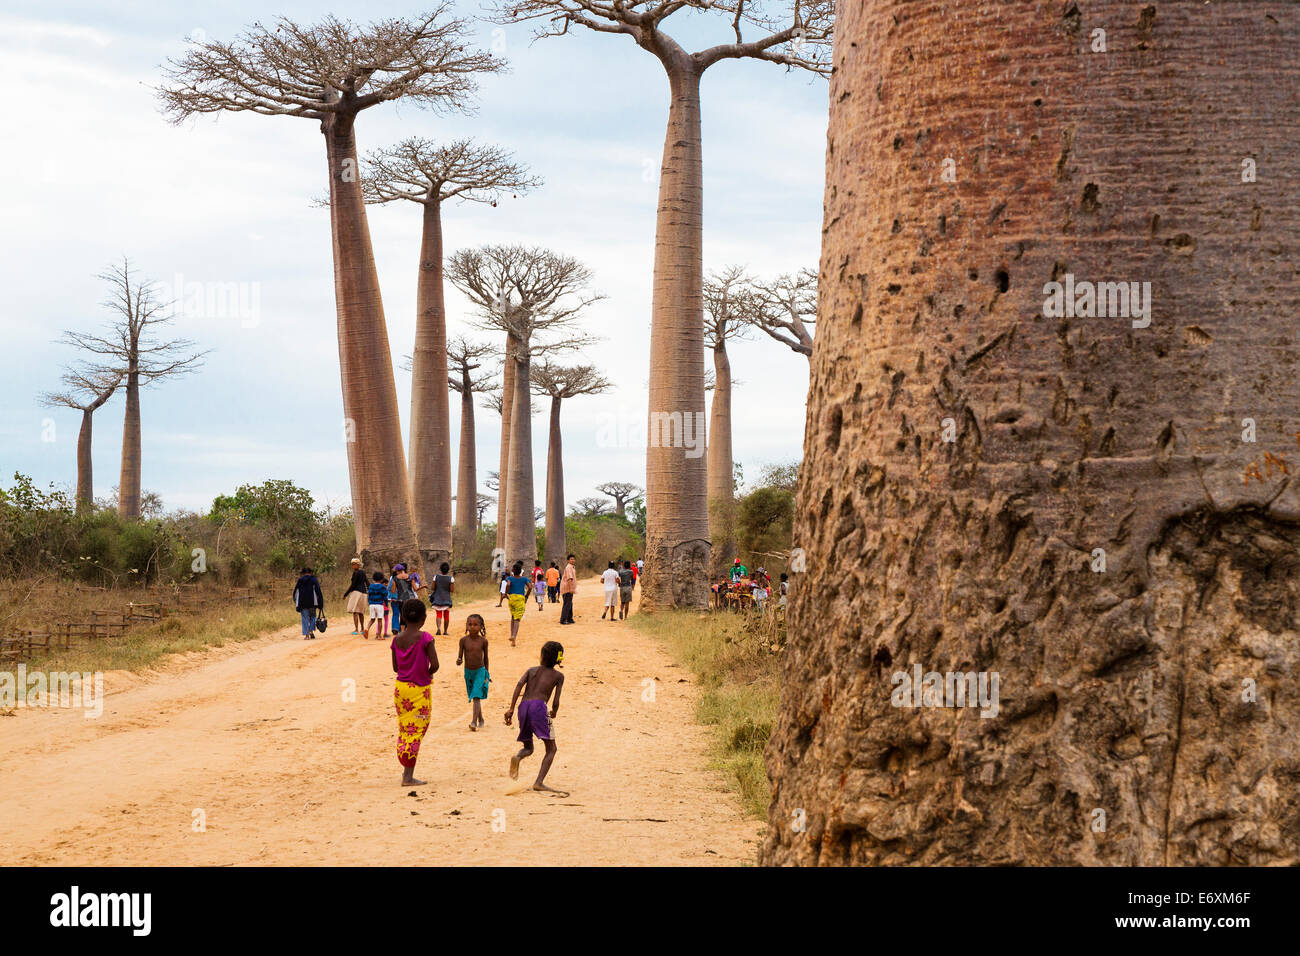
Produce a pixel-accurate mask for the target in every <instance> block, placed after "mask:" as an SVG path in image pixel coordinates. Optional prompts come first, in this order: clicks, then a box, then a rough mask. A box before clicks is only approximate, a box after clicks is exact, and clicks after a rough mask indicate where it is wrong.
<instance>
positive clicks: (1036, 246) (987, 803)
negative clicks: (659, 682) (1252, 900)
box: [761, 0, 1300, 866]
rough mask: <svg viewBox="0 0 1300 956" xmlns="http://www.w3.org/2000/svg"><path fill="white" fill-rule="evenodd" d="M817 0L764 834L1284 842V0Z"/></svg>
mask: <svg viewBox="0 0 1300 956" xmlns="http://www.w3.org/2000/svg"><path fill="white" fill-rule="evenodd" d="M839 11H840V13H839V16H840V21H839V24H838V25H837V27H836V30H837V37H836V49H835V57H834V59H835V75H834V78H833V79H832V81H831V96H830V104H831V116H830V131H829V139H828V153H827V177H828V178H827V188H826V205H825V233H824V240H825V245H824V247H823V251H822V260H821V270H820V276H821V289H820V314H819V320H818V328H817V345H816V348H815V349H814V350H813V360H812V367H811V389H810V393H809V405H808V414H807V429H806V436H805V439H804V455H803V459H802V462H801V467H800V476H799V490H798V507H797V509H796V519H795V526H794V545H795V546H796V547H798V548H799V549H801V552H798V553H796V560H793V561H792V563H793V565H794V570H795V571H796V572H797V571H798V570H799V568H800V567H806V571H805V573H803V574H799V573H795V574H794V575H792V577H793V578H794V587H793V588H792V592H793V593H792V596H791V601H790V607H789V622H790V623H789V632H790V634H791V636H792V637H791V652H790V654H789V655H788V656H787V657H786V658H785V674H784V679H783V680H782V697H783V700H782V706H781V711H780V715H779V719H778V723H777V726H776V727H775V729H774V732H773V736H772V740H771V743H770V744H769V747H768V751H767V753H768V760H769V768H768V769H769V774H770V778H771V780H772V781H773V783H774V788H775V792H774V801H773V804H772V809H771V816H770V819H771V822H772V824H773V825H772V826H771V827H769V829H768V831H767V837H766V841H765V844H764V847H763V850H762V854H761V859H762V861H763V862H764V863H767V864H786V863H823V864H842V863H857V864H873V865H874V864H905V863H911V864H927V865H930V864H985V865H988V864H1022V865H1079V864H1104V865H1110V866H1151V865H1158V866H1193V865H1195V866H1206V865H1219V866H1222V865H1227V864H1249V865H1292V866H1293V865H1296V863H1297V862H1300V844H1298V843H1297V841H1296V839H1295V827H1296V823H1297V819H1298V817H1297V810H1296V805H1295V799H1294V768H1295V766H1296V757H1297V749H1296V738H1295V733H1294V728H1295V727H1296V725H1297V723H1300V686H1297V684H1296V682H1295V680H1294V679H1293V678H1292V676H1291V675H1294V674H1295V673H1297V669H1298V668H1300V644H1298V643H1297V641H1296V639H1295V621H1296V619H1297V613H1298V612H1300V592H1298V591H1297V590H1296V589H1295V587H1294V582H1295V580H1296V575H1297V572H1300V559H1298V558H1297V548H1300V524H1298V523H1297V522H1298V520H1300V486H1297V484H1296V481H1295V473H1294V472H1293V471H1291V469H1292V468H1294V466H1295V463H1296V462H1295V449H1296V444H1295V442H1296V438H1295V432H1296V431H1297V420H1296V409H1297V407H1300V376H1297V375H1296V370H1295V365H1294V358H1293V355H1294V350H1293V348H1292V347H1291V346H1290V345H1289V344H1287V343H1291V342H1293V341H1294V339H1295V336H1296V328H1295V317H1294V314H1293V312H1292V310H1291V309H1289V308H1287V307H1286V306H1285V304H1286V303H1294V302H1295V301H1296V300H1297V298H1300V273H1297V271H1296V270H1295V269H1294V267H1293V265H1292V262H1291V260H1290V257H1289V256H1287V255H1285V254H1283V253H1282V250H1285V249H1287V248H1289V247H1290V245H1291V243H1293V242H1294V237H1295V235H1296V234H1297V230H1298V229H1300V208H1297V206H1296V204H1295V202H1294V197H1293V195H1291V193H1292V189H1293V184H1294V183H1295V182H1296V181H1297V178H1300V153H1297V151H1296V150H1295V125H1294V118H1293V104H1294V103H1295V102H1296V101H1297V99H1298V98H1300V74H1298V73H1297V72H1296V71H1295V70H1293V69H1290V68H1289V67H1288V66H1286V64H1289V63H1291V62H1293V58H1291V51H1294V50H1295V49H1296V47H1297V45H1300V19H1297V17H1296V16H1295V8H1294V7H1293V5H1291V4H1288V3H1281V2H1264V3H1251V4H1213V5H1209V6H1202V5H1199V4H1198V5H1194V6H1192V5H1188V6H1186V7H1185V6H1184V5H1183V4H1159V5H1158V6H1157V5H1150V6H1146V7H1143V8H1141V9H1139V8H1137V7H1134V6H1133V5H1131V4H1128V3H1122V2H1118V0H1096V2H1092V3H1087V4H1077V5H1076V4H1067V5H1066V10H1065V15H1064V16H1062V15H1061V7H1059V6H1052V7H1046V6H1043V5H1040V4H999V5H996V6H993V5H981V4H953V3H948V2H939V0H919V2H903V0H859V2H854V3H846V4H841V5H840V6H839ZM1103 30H1104V31H1105V41H1104V42H1105V44H1106V45H1107V47H1108V48H1109V50H1110V51H1111V52H1110V53H1108V54H1103V53H1100V52H1094V50H1095V49H1096V44H1097V42H1098V38H1099V34H1100V31H1103ZM1211 48H1212V49H1213V50H1214V55H1213V57H1212V58H1208V59H1207V58H1204V57H1189V56H1188V55H1187V54H1186V51H1189V50H1196V49H1199V50H1206V49H1211ZM1103 57H1104V59H1105V66H1104V68H1100V69H1099V68H1098V65H1097V64H1098V62H1099V58H1103ZM954 64H961V67H960V69H954V67H953V65H954ZM1134 90H1141V91H1142V102H1141V109H1134V108H1133V103H1132V100H1131V97H1130V93H1131V91H1134ZM920 91H924V93H921V92H920ZM1247 91H1249V93H1247ZM918 96H919V99H918ZM989 104H997V108H996V110H990V108H989ZM1207 124H1213V125H1215V126H1220V127H1221V128H1223V129H1231V130H1232V131H1233V135H1232V137H1231V138H1230V140H1216V139H1215V138H1213V137H1210V138H1207V137H1206V135H1205V133H1206V127H1207ZM973 135H974V136H977V137H979V138H978V139H975V140H972V136H973ZM1157 143H1158V144H1159V148H1158V149H1152V144H1157ZM976 160H978V162H977V163H976ZM1256 164H1258V166H1256ZM1257 169H1258V175H1257ZM945 170H946V171H947V175H945V174H944V172H945ZM1264 170H1268V173H1267V174H1265V173H1264ZM918 250H923V252H920V251H918ZM1067 289H1068V290H1069V294H1068V295H1067V293H1066V290H1067ZM1243 419H1244V421H1243ZM864 596H867V598H868V599H867V600H866V601H865V602H864V600H863V598H864ZM959 681H960V682H961V683H960V684H959V683H958V682H959ZM959 686H960V687H962V688H963V692H962V693H958V692H957V690H956V688H957V687H959ZM968 690H973V691H976V693H977V695H978V697H979V701H978V703H977V704H976V705H975V707H973V708H972V707H971V706H970V705H969V703H968V702H969V698H968V697H967V698H966V700H965V701H963V697H964V696H965V693H964V692H965V691H968ZM945 704H946V705H947V706H944V705H945ZM954 704H955V706H954ZM935 705H939V706H935ZM796 809H797V810H798V811H799V812H798V813H797V817H798V818H799V819H800V820H801V821H803V822H804V824H805V825H804V826H801V827H799V828H798V831H799V832H795V828H792V827H791V826H790V820H791V819H792V816H791V814H792V813H795V811H796Z"/></svg>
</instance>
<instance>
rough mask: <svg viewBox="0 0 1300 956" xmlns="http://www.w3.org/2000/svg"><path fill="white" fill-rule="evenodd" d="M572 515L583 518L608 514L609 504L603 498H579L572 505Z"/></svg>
mask: <svg viewBox="0 0 1300 956" xmlns="http://www.w3.org/2000/svg"><path fill="white" fill-rule="evenodd" d="M572 513H573V514H575V515H580V516H581V517H584V518H596V517H600V516H601V515H608V514H610V510H609V502H608V501H606V500H605V499H604V498H579V499H578V500H577V501H575V502H574V503H573V509H572Z"/></svg>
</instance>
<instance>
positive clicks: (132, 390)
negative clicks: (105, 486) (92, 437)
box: [117, 369, 140, 519]
mask: <svg viewBox="0 0 1300 956" xmlns="http://www.w3.org/2000/svg"><path fill="white" fill-rule="evenodd" d="M117 513H118V514H119V515H121V516H122V517H123V518H130V519H136V518H139V517H140V373H139V372H137V371H135V370H134V369H133V370H131V371H130V372H128V373H127V376H126V414H125V415H124V416H123V418H122V471H121V473H120V475H119V477H118V480H117Z"/></svg>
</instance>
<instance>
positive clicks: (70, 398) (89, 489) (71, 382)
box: [41, 367, 122, 514]
mask: <svg viewBox="0 0 1300 956" xmlns="http://www.w3.org/2000/svg"><path fill="white" fill-rule="evenodd" d="M121 384H122V374H121V372H101V373H98V374H96V373H90V372H86V371H84V370H83V369H80V368H75V367H74V368H70V369H67V370H66V371H65V372H64V373H63V389H62V391H58V392H47V393H46V394H45V395H43V396H42V397H41V402H42V404H44V405H48V406H57V407H62V408H73V409H76V410H77V411H79V412H81V429H80V430H79V431H78V432H77V513H78V514H81V513H83V512H85V511H87V510H89V509H90V508H92V507H94V504H95V474H94V462H93V460H92V456H91V436H92V434H93V431H94V429H93V424H94V414H95V412H96V411H98V410H99V409H100V408H102V407H103V406H104V403H105V402H107V401H108V400H109V399H110V398H112V397H113V393H114V392H116V391H117V389H118V386H119V385H121Z"/></svg>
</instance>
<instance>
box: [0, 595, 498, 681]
mask: <svg viewBox="0 0 1300 956" xmlns="http://www.w3.org/2000/svg"><path fill="white" fill-rule="evenodd" d="M295 580H296V576H294V577H290V578H287V579H278V580H276V581H275V582H274V583H275V588H276V590H275V593H274V595H273V596H262V595H259V596H258V597H257V598H255V599H254V600H251V601H236V600H232V599H231V598H230V595H229V590H228V589H227V588H224V587H213V588H211V589H210V590H208V591H206V592H205V591H201V590H200V591H196V592H195V593H194V595H193V596H192V597H191V600H197V599H199V598H202V597H205V596H206V599H207V602H208V603H207V605H206V606H204V607H194V608H182V609H181V610H180V611H169V613H168V616H167V617H166V618H164V619H163V620H161V621H158V622H155V623H146V624H137V625H136V626H134V627H132V628H131V629H129V630H128V631H127V632H126V633H125V634H124V635H122V636H114V637H110V638H100V639H97V640H94V641H90V642H87V641H86V640H85V639H84V638H82V639H80V640H79V641H76V642H75V643H74V646H73V647H71V648H69V649H63V648H57V649H54V650H52V651H51V653H49V654H38V655H36V656H34V657H32V658H29V659H27V661H26V663H27V666H28V668H33V667H39V668H41V669H44V670H54V671H60V670H61V671H88V672H94V671H110V670H130V671H138V670H143V669H145V668H148V667H152V666H154V665H156V664H157V663H158V662H159V661H160V660H161V659H162V658H164V657H167V656H168V655H171V654H184V653H188V652H190V651H195V650H200V649H202V648H204V647H221V646H223V645H225V644H229V643H238V642H241V641H248V640H252V639H254V638H257V637H260V636H261V635H263V634H266V633H268V632H270V631H275V630H279V629H280V628H283V627H289V626H292V625H296V624H297V623H298V613H297V611H295V610H294V608H293V604H292V602H291V600H290V595H291V594H292V592H293V583H294V581H295ZM347 580H348V576H347V574H345V573H341V572H340V573H334V574H329V575H323V576H322V579H321V591H322V592H323V593H324V595H325V611H326V614H327V615H328V616H329V619H330V630H331V632H333V631H335V630H340V629H342V630H345V631H346V630H350V629H351V624H352V622H351V619H350V618H349V616H348V614H347V611H346V610H345V606H344V603H343V601H342V599H341V598H340V595H341V594H342V593H343V589H344V588H346V587H347ZM495 595H496V586H495V585H494V584H493V583H492V582H491V581H490V580H486V579H483V580H478V579H475V578H473V577H471V576H468V575H466V576H463V578H458V579H457V581H456V594H455V600H456V603H457V604H468V603H470V602H471V601H479V600H484V599H487V598H491V597H495ZM158 600H159V597H158V595H157V594H156V593H154V592H149V591H145V590H143V589H140V588H119V589H116V590H109V591H93V590H78V589H76V588H75V587H74V586H73V585H71V584H66V583H62V582H58V583H56V582H54V581H52V580H51V581H38V582H12V581H11V582H3V583H0V633H3V634H10V633H14V632H16V631H17V630H18V629H20V628H28V627H35V628H39V627H42V626H43V625H46V624H50V623H52V622H57V621H63V620H87V619H89V616H90V612H91V611H108V612H116V611H120V610H122V609H123V608H124V607H125V606H126V605H127V603H128V602H134V603H136V604H150V603H154V602H156V601H158ZM17 663H18V662H17V661H5V662H3V663H0V670H12V669H13V668H14V667H16V666H17Z"/></svg>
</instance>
